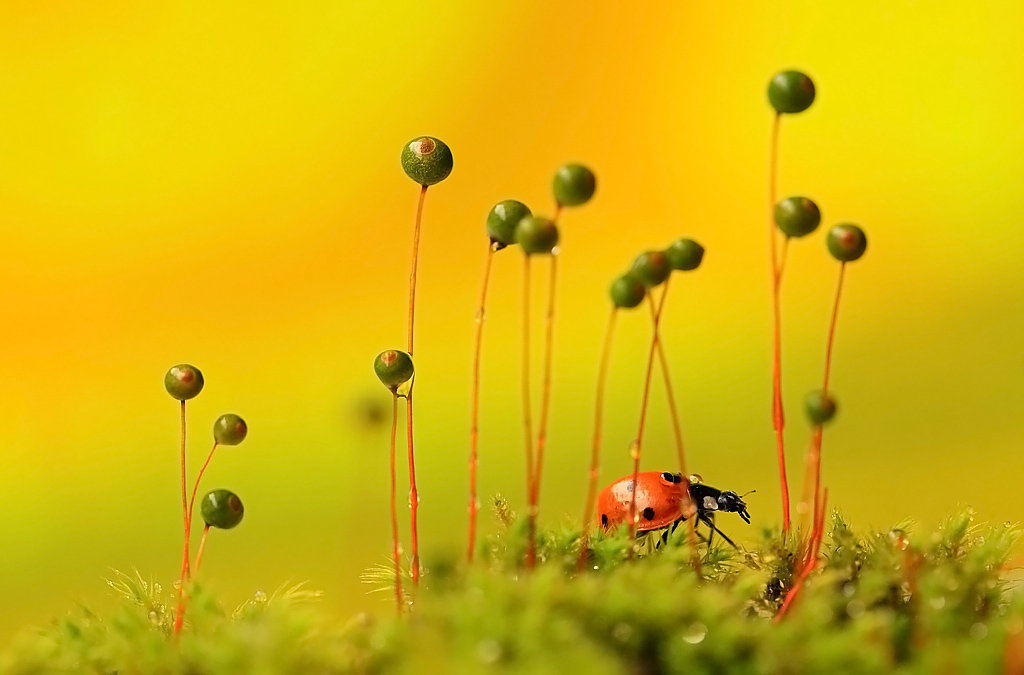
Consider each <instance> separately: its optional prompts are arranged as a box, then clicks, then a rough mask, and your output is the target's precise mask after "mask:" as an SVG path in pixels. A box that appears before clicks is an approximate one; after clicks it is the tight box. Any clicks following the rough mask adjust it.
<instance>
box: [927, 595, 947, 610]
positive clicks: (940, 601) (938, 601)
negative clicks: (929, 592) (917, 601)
mask: <svg viewBox="0 0 1024 675" xmlns="http://www.w3.org/2000/svg"><path fill="white" fill-rule="evenodd" d="M929 604H930V605H931V606H932V609H942V608H943V607H945V606H946V598H944V597H942V596H939V597H937V598H932V600H931V602H930V603H929Z"/></svg>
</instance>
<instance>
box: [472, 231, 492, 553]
mask: <svg viewBox="0 0 1024 675" xmlns="http://www.w3.org/2000/svg"><path fill="white" fill-rule="evenodd" d="M497 246H498V245H497V244H496V243H493V242H492V243H489V244H488V245H487V257H486V258H485V259H484V279H483V283H482V284H481V288H480V307H478V308H477V312H476V336H475V339H474V342H473V413H472V421H471V422H470V426H469V544H468V545H467V547H466V561H467V562H469V563H470V564H472V563H473V553H474V551H475V550H476V515H477V511H478V510H479V508H480V506H479V504H478V503H477V496H476V470H477V442H478V439H479V433H480V427H479V419H480V354H481V351H482V349H483V342H484V316H485V312H486V306H487V287H488V285H489V283H490V279H491V263H492V262H493V260H494V253H495V251H497Z"/></svg>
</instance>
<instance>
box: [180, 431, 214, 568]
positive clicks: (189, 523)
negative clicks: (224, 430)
mask: <svg viewBox="0 0 1024 675" xmlns="http://www.w3.org/2000/svg"><path fill="white" fill-rule="evenodd" d="M216 451H217V441H214V442H213V448H212V449H211V450H210V454H209V455H207V456H206V462H204V463H203V468H201V469H200V470H199V475H198V476H197V477H196V484H195V485H194V486H193V487H192V497H191V498H190V499H189V500H188V515H187V516H186V518H185V521H186V523H187V525H185V527H186V529H187V530H188V531H189V532H191V531H192V516H193V514H194V513H195V505H196V493H197V492H199V481H201V480H202V479H203V474H204V473H205V472H206V467H208V466H210V460H211V459H213V453H215V452H216ZM188 540H189V537H185V560H188V557H189V556H188V545H189V542H188ZM187 576H188V577H191V576H192V574H191V571H189V573H188V575H187Z"/></svg>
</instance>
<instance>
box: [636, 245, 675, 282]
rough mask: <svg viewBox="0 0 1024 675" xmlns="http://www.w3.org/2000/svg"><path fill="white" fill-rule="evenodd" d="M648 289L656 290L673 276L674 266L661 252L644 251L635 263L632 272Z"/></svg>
mask: <svg viewBox="0 0 1024 675" xmlns="http://www.w3.org/2000/svg"><path fill="white" fill-rule="evenodd" d="M630 272H631V273H632V274H633V276H634V277H636V278H637V279H639V280H640V283H642V284H643V285H644V286H646V287H647V288H654V287H655V286H657V285H659V284H660V283H662V282H663V281H665V279H668V276H669V275H670V274H672V264H671V263H670V262H669V261H668V256H666V255H665V254H664V253H663V252H661V251H644V252H643V253H641V254H640V255H638V256H637V257H636V259H635V260H634V261H633V267H632V269H631V270H630Z"/></svg>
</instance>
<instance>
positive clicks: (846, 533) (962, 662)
mask: <svg viewBox="0 0 1024 675" xmlns="http://www.w3.org/2000/svg"><path fill="white" fill-rule="evenodd" d="M498 506H499V509H498V510H499V514H500V515H501V518H502V520H503V521H504V522H505V523H506V527H504V528H503V529H502V531H501V532H500V533H499V534H498V535H496V536H494V537H491V538H489V539H487V540H485V541H483V542H482V543H481V551H480V553H481V555H480V558H479V562H478V564H477V565H476V566H475V567H473V568H472V569H469V570H467V569H464V568H463V566H462V564H461V563H456V562H455V560H454V559H441V560H436V561H433V562H432V563H431V565H430V574H429V575H428V576H426V577H425V581H426V586H425V587H424V588H423V589H422V590H421V591H420V592H419V594H418V595H417V596H416V597H415V601H414V603H413V605H412V607H411V608H410V611H409V612H408V613H407V614H406V616H404V617H401V618H396V617H392V616H390V615H389V614H387V612H386V610H384V609H383V607H385V606H387V605H382V614H383V618H378V619H372V618H370V617H368V616H360V617H356V618H355V619H352V620H351V621H350V622H349V623H347V624H345V625H337V624H336V623H334V622H332V621H329V620H327V619H324V618H322V617H320V616H319V615H318V614H317V613H315V611H313V608H312V607H305V606H302V605H303V601H305V600H309V599H312V595H311V594H310V593H308V592H307V591H305V590H303V589H301V588H293V589H287V590H285V589H282V590H281V591H280V592H279V593H277V594H274V595H272V596H270V597H262V598H261V597H258V596H257V597H256V598H254V599H253V600H250V601H249V602H247V603H245V604H243V605H242V606H241V607H239V608H236V609H235V610H233V611H229V610H227V609H225V608H223V607H222V606H221V605H220V604H219V603H217V602H216V600H215V599H214V598H213V597H211V596H210V595H208V594H206V593H205V592H204V591H203V589H202V588H196V589H194V591H193V600H192V606H191V608H190V617H191V621H192V624H191V625H190V626H189V627H188V628H187V630H186V631H185V633H184V634H183V635H182V636H181V638H180V640H178V641H175V640H174V639H173V638H172V637H171V636H170V632H169V624H168V622H167V620H166V619H167V614H166V607H165V605H164V599H163V597H162V595H161V593H162V591H160V590H159V589H158V587H156V586H155V585H154V584H152V582H145V581H143V580H142V579H141V578H139V577H128V576H126V575H121V576H120V577H119V578H118V579H116V580H115V581H114V582H112V585H115V586H119V590H120V591H121V593H122V594H123V595H125V598H126V602H125V605H124V606H123V607H122V608H120V609H119V610H118V611H116V612H114V613H113V614H111V615H110V616H108V617H106V618H100V617H98V616H96V615H95V614H93V613H91V612H89V611H88V610H84V609H83V610H79V611H76V612H74V613H73V614H71V615H69V616H67V617H64V618H62V619H60V620H58V621H56V622H55V623H54V625H53V626H51V627H50V628H48V629H46V630H44V631H39V632H36V633H32V634H27V635H25V636H23V637H22V638H21V639H20V640H18V641H17V642H15V644H14V645H12V646H11V648H10V649H9V650H8V653H7V655H6V656H5V657H4V658H3V659H2V660H0V673H4V674H5V675H29V674H37V673H38V674H41V673H47V674H62V673H85V674H93V673H95V674H101V673H102V674H104V675H111V674H113V673H117V675H132V674H136V673H137V674H140V675H141V674H142V673H146V674H163V673H167V674H189V675H198V674H202V673H210V674H221V673H223V674H231V673H239V674H241V673H253V674H257V673H258V674H263V673H267V674H269V673H312V674H317V673H323V674H334V673H375V672H455V673H458V672H481V671H484V672H486V671H488V670H491V669H500V670H503V671H506V672H531V673H548V672H550V673H560V674H564V673H567V672H588V673H677V672H678V673H683V672H685V673H716V672H738V673H745V672H750V673H755V672H778V673H789V672H791V673H802V672H840V671H841V672H867V673H872V672H892V671H894V670H895V671H898V672H922V673H926V672H939V671H943V670H945V671H950V672H952V671H962V670H972V671H990V672H994V671H998V670H1000V669H1002V668H1003V666H1004V663H1006V664H1007V665H1018V666H1024V632H1022V631H1024V601H1022V600H1021V599H1019V598H1017V597H1016V596H1014V594H1013V593H1011V592H1010V591H1009V589H1008V585H1007V582H1006V580H1005V578H1004V573H1003V570H1004V568H1005V567H1006V561H1007V557H1008V555H1009V553H1010V550H1011V548H1012V546H1013V544H1014V543H1015V542H1016V541H1017V539H1018V531H1017V529H1016V528H1012V527H1004V526H999V527H995V528H988V529H982V528H979V527H978V526H976V525H974V523H973V520H972V516H971V514H970V513H969V512H965V513H962V514H958V515H957V516H955V517H952V518H950V519H949V520H947V521H946V522H945V523H943V524H942V525H941V526H940V527H939V528H937V529H936V530H935V531H931V532H919V533H918V532H914V531H913V530H912V529H911V528H909V527H906V526H902V527H900V528H897V529H894V530H892V531H889V532H881V533H872V534H866V535H865V534H858V533H856V532H854V531H853V530H852V529H851V528H850V527H849V525H848V524H847V523H846V522H845V521H844V520H843V519H842V518H841V517H840V516H839V515H834V516H833V518H832V522H831V527H830V531H829V534H828V536H827V537H826V538H825V545H824V547H823V551H822V561H821V562H820V564H819V567H818V569H816V570H815V572H814V573H813V574H812V575H811V577H810V578H809V579H808V581H807V583H806V584H805V585H804V586H803V588H802V590H801V592H800V595H799V597H798V598H797V600H796V603H795V604H794V606H793V607H792V610H791V611H790V612H789V613H787V614H786V615H785V617H784V618H783V619H782V620H781V621H777V622H776V621H775V620H774V617H775V614H776V612H777V610H778V608H779V606H780V605H781V603H782V599H783V597H784V595H785V594H786V593H787V592H788V590H789V588H790V585H791V583H792V580H793V568H794V561H795V560H799V558H800V555H801V553H802V543H801V542H800V541H799V540H798V539H797V538H796V537H792V536H791V537H789V538H787V539H783V538H781V537H780V536H779V535H778V533H776V532H769V531H766V532H763V533H762V535H761V537H760V539H759V541H758V542H756V544H754V545H753V546H751V547H750V549H749V550H747V551H745V552H742V553H740V552H736V551H733V550H731V549H729V548H725V547H722V548H720V547H718V546H715V547H713V548H712V549H711V550H707V548H706V546H704V545H703V544H702V545H701V547H700V553H701V558H702V566H701V570H700V574H699V575H698V574H697V572H696V571H695V570H694V569H693V568H692V566H691V564H690V551H689V549H688V548H687V545H686V541H685V539H686V537H685V528H677V530H676V531H675V532H672V533H670V534H669V535H668V536H667V537H666V538H665V539H663V538H662V537H661V536H660V534H661V533H655V534H650V535H646V536H645V537H644V538H642V539H640V540H638V541H637V542H636V543H637V547H636V550H637V551H639V554H636V551H634V555H632V556H631V555H630V553H631V548H632V547H631V546H630V545H629V544H630V542H629V541H628V540H627V539H626V537H625V535H624V534H622V533H613V534H611V535H603V534H599V533H597V534H595V535H594V537H593V538H592V539H591V542H592V552H591V556H590V558H589V559H588V563H589V564H588V565H587V569H586V570H585V571H584V572H583V573H582V574H577V573H576V571H575V568H576V561H577V558H578V549H577V547H578V541H579V538H578V534H579V533H578V532H577V531H576V530H574V529H573V528H571V527H565V528H562V529H559V530H551V531H545V532H542V533H541V536H540V538H539V542H538V543H539V551H538V560H539V561H540V562H541V564H540V566H539V567H538V569H537V570H535V571H534V572H532V573H527V572H526V571H525V570H524V569H523V568H522V567H521V560H522V554H523V552H524V550H525V532H524V528H523V527H522V521H521V519H518V518H516V517H515V515H514V514H512V513H511V511H510V510H509V509H508V507H507V504H504V503H503V502H501V503H499V505H498ZM376 578H380V577H376ZM163 596H167V599H168V600H169V599H170V598H171V597H172V596H173V594H172V593H163Z"/></svg>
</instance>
